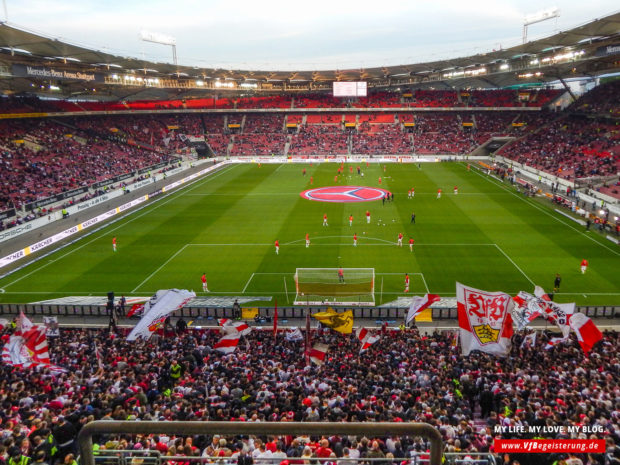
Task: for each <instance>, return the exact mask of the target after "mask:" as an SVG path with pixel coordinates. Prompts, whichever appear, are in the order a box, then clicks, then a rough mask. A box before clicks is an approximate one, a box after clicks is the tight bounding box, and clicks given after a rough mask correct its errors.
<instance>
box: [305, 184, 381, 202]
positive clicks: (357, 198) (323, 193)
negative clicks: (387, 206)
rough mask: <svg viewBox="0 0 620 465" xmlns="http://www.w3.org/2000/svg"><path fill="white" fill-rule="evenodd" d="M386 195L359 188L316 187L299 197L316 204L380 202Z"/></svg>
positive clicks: (377, 190) (377, 189)
mask: <svg viewBox="0 0 620 465" xmlns="http://www.w3.org/2000/svg"><path fill="white" fill-rule="evenodd" d="M387 194H388V191H386V190H385V189H379V188H376V187H360V186H330V187H318V188H316V189H309V190H306V191H303V192H301V193H300V194H299V195H301V197H303V198H304V199H307V200H316V201H318V202H339V203H348V202H370V201H372V200H381V199H382V198H384V197H385V196H386V195H387Z"/></svg>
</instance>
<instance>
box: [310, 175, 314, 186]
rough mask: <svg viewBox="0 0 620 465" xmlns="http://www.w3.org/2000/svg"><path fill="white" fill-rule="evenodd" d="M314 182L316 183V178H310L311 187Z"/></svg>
mask: <svg viewBox="0 0 620 465" xmlns="http://www.w3.org/2000/svg"><path fill="white" fill-rule="evenodd" d="M313 182H314V177H313V176H310V185H312V183H313Z"/></svg>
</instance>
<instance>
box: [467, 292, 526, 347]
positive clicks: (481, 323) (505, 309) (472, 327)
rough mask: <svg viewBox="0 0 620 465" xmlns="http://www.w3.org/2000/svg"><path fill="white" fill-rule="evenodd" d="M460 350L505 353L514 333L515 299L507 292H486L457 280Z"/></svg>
mask: <svg viewBox="0 0 620 465" xmlns="http://www.w3.org/2000/svg"><path fill="white" fill-rule="evenodd" d="M456 301H457V313H458V319H459V328H460V339H461V353H462V354H463V355H469V353H470V352H471V351H472V350H479V351H481V352H486V353H489V354H494V355H500V356H506V355H508V354H509V353H510V347H511V345H510V338H511V337H512V334H513V329H512V317H511V316H510V310H511V308H512V305H514V302H513V300H512V298H511V297H510V296H509V295H508V294H506V293H504V292H486V291H481V290H479V289H474V288H473V287H468V286H464V285H463V284H461V283H456Z"/></svg>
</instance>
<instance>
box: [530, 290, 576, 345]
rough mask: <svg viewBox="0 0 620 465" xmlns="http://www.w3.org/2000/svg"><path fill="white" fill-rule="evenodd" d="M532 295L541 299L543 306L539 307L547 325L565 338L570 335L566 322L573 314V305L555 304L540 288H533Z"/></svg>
mask: <svg viewBox="0 0 620 465" xmlns="http://www.w3.org/2000/svg"><path fill="white" fill-rule="evenodd" d="M534 295H535V296H536V297H539V298H540V299H542V302H543V303H544V305H543V306H542V307H541V310H542V316H543V318H545V319H546V320H547V321H548V322H549V323H551V324H554V325H556V326H557V327H558V328H560V331H562V335H563V336H564V337H565V338H566V337H568V335H569V334H570V325H569V324H568V320H569V318H570V315H572V314H573V313H575V304H574V303H571V304H556V303H555V302H553V301H552V300H551V298H550V297H549V296H548V295H547V294H546V293H545V291H544V290H543V288H542V287H540V286H536V287H535V288H534Z"/></svg>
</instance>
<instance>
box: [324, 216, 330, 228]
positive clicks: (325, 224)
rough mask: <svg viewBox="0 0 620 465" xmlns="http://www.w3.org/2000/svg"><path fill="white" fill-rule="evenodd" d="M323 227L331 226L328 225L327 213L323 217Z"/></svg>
mask: <svg viewBox="0 0 620 465" xmlns="http://www.w3.org/2000/svg"><path fill="white" fill-rule="evenodd" d="M323 226H329V224H327V213H325V214H324V215H323Z"/></svg>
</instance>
